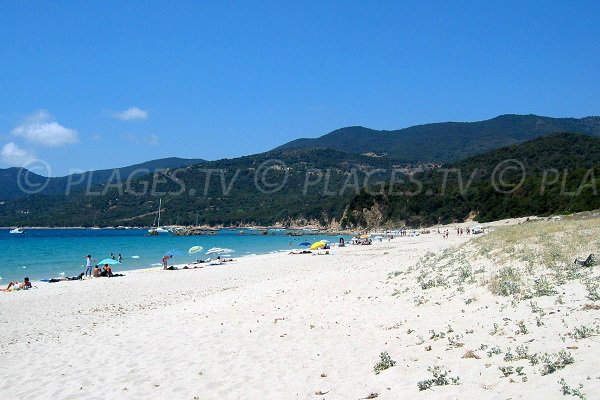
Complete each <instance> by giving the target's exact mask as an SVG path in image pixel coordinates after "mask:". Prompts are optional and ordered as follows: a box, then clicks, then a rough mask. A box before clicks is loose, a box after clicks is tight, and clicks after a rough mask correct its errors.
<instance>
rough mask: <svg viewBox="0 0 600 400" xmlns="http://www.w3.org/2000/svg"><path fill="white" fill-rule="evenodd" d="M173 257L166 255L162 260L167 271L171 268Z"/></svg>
mask: <svg viewBox="0 0 600 400" xmlns="http://www.w3.org/2000/svg"><path fill="white" fill-rule="evenodd" d="M172 257H173V256H172V255H169V254H165V255H164V256H163V258H162V262H163V269H167V267H168V266H169V265H168V264H169V258H172Z"/></svg>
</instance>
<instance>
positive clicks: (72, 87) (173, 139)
mask: <svg viewBox="0 0 600 400" xmlns="http://www.w3.org/2000/svg"><path fill="white" fill-rule="evenodd" d="M599 16H600V2H597V1H585V0H582V1H577V2H573V1H556V2H546V1H519V2H506V1H497V2H496V1H471V2H467V1H464V2H463V1H452V2H441V1H440V2H437V1H389V2H388V1H360V2H359V1H349V0H347V1H301V2H291V1H258V0H257V1H248V2H241V1H236V2H230V1H191V0H189V1H178V0H176V1H123V0H120V1H112V0H105V1H83V0H79V1H77V0H73V1H51V2H49V1H27V0H21V1H10V0H0V168H6V167H9V166H27V167H30V168H32V169H34V170H35V168H33V167H34V166H37V168H38V170H35V171H36V172H38V173H41V174H43V175H52V176H61V175H66V174H68V173H70V172H74V171H81V170H93V169H103V168H111V167H119V166H126V165H131V164H135V163H139V162H143V161H147V160H152V159H157V158H163V157H183V158H202V159H209V160H214V159H220V158H232V157H237V156H241V155H248V154H254V153H259V152H262V151H266V150H270V149H272V148H274V147H276V146H278V145H281V144H283V143H286V142H288V141H290V140H293V139H296V138H299V137H318V136H321V135H323V134H326V133H328V132H330V131H332V130H335V129H338V128H341V127H345V126H354V125H361V126H366V127H369V128H373V129H389V130H392V129H400V128H404V127H407V126H411V125H416V124H423V123H430V122H444V121H477V120H484V119H488V118H493V117H495V116H497V115H500V114H507V113H514V114H538V115H545V116H551V117H583V116H588V115H600V96H599V93H600V40H598V38H600V24H598V17H599Z"/></svg>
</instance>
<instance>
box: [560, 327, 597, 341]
mask: <svg viewBox="0 0 600 400" xmlns="http://www.w3.org/2000/svg"><path fill="white" fill-rule="evenodd" d="M598 333H600V328H598V327H596V328H589V327H587V326H585V325H582V326H581V327H575V329H574V330H573V332H572V333H568V334H567V335H568V336H570V337H572V338H573V339H575V340H580V339H585V338H589V337H592V336H596V335H597V334H598Z"/></svg>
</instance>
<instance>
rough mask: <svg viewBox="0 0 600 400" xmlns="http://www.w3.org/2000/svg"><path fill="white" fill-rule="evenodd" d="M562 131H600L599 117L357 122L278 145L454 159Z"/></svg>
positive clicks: (432, 159)
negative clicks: (376, 125) (384, 125)
mask: <svg viewBox="0 0 600 400" xmlns="http://www.w3.org/2000/svg"><path fill="white" fill-rule="evenodd" d="M558 132H578V133H583V134H589V135H594V136H600V117H586V118H581V119H576V118H550V117H541V116H537V115H501V116H498V117H496V118H492V119H489V120H486V121H479V122H444V123H433V124H426V125H417V126H412V127H409V128H405V129H399V130H392V131H381V130H373V129H368V128H364V127H360V126H354V127H348V128H342V129H337V130H335V131H333V132H331V133H328V134H326V135H324V136H321V137H319V138H315V139H297V140H294V141H291V142H289V143H287V144H284V145H282V146H280V147H278V148H277V149H276V150H281V149H292V148H307V147H322V148H329V149H334V150H340V151H346V152H352V153H358V154H367V153H375V154H378V155H382V156H388V157H391V158H396V159H402V160H409V161H423V162H453V161H457V160H460V159H464V158H467V157H470V156H473V155H476V154H481V153H484V152H487V151H490V150H494V149H498V148H501V147H504V146H508V145H511V144H516V143H521V142H524V141H527V140H531V139H534V138H537V137H540V136H545V135H549V134H552V133H558Z"/></svg>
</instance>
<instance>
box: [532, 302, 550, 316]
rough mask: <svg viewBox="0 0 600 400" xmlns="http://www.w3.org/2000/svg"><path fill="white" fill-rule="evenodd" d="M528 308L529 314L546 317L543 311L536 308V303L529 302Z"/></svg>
mask: <svg viewBox="0 0 600 400" xmlns="http://www.w3.org/2000/svg"><path fill="white" fill-rule="evenodd" d="M529 306H530V307H531V312H532V313H534V314H540V315H542V316H544V315H546V313H545V312H544V310H543V309H542V308H541V307H539V306H538V304H537V302H534V301H530V302H529Z"/></svg>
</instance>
